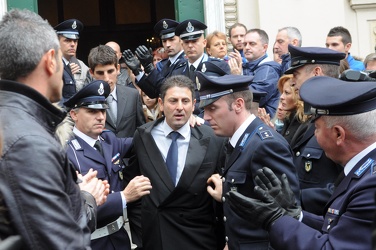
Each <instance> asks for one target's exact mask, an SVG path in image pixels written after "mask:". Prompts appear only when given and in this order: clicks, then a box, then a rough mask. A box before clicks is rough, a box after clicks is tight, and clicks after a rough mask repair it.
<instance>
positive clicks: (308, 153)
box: [302, 147, 324, 160]
mask: <svg viewBox="0 0 376 250" xmlns="http://www.w3.org/2000/svg"><path fill="white" fill-rule="evenodd" d="M323 153H324V151H323V150H322V149H321V148H308V147H307V148H305V149H304V151H303V152H302V157H303V158H306V159H316V160H317V159H320V158H321V156H322V154H323Z"/></svg>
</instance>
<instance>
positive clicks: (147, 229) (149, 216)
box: [130, 76, 223, 250]
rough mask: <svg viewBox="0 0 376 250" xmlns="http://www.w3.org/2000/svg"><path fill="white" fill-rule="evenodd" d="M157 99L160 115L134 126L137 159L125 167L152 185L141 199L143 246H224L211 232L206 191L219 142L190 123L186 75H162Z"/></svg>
mask: <svg viewBox="0 0 376 250" xmlns="http://www.w3.org/2000/svg"><path fill="white" fill-rule="evenodd" d="M158 101H159V105H160V107H161V108H162V110H163V112H164V114H165V117H164V118H160V119H159V120H157V121H155V122H152V123H147V124H145V125H143V126H141V127H139V128H138V129H137V131H136V133H135V136H134V146H135V153H136V158H135V161H134V162H132V163H131V165H130V168H131V169H134V170H136V171H140V172H141V174H142V175H144V176H146V177H148V178H149V179H150V181H151V182H152V183H153V189H152V190H151V192H150V195H148V196H144V197H143V198H142V201H141V202H142V209H141V220H142V237H143V249H145V250H176V249H179V250H192V249H202V250H203V249H208V250H213V249H223V244H222V245H220V244H218V243H217V241H218V240H219V239H220V238H218V237H217V235H216V234H215V230H216V219H215V213H214V206H213V205H214V200H213V199H212V198H211V197H210V195H209V194H208V192H207V179H208V178H209V177H210V176H211V175H212V174H213V173H215V172H216V169H217V166H219V165H220V159H219V157H220V156H221V149H222V146H223V143H222V142H223V141H222V140H221V139H220V138H218V137H216V136H215V135H214V133H213V131H212V130H211V129H210V127H208V126H206V125H201V126H200V127H198V126H194V127H190V125H189V118H190V116H191V114H192V111H193V109H194V104H195V100H194V87H193V83H192V82H191V80H190V79H188V78H187V77H185V76H172V77H169V78H167V79H166V82H165V83H164V84H163V86H162V88H161V97H160V98H159V99H158ZM174 135H176V136H177V138H176V137H175V138H174V137H173V136H174ZM175 143H176V144H175ZM175 146H177V149H176V147H175ZM173 148H174V149H176V151H174V150H173ZM173 152H175V153H173ZM174 155H175V156H176V155H177V159H176V158H175V160H174V161H173V160H172V159H174V157H173V156H174ZM222 238H223V237H222ZM222 242H223V241H222Z"/></svg>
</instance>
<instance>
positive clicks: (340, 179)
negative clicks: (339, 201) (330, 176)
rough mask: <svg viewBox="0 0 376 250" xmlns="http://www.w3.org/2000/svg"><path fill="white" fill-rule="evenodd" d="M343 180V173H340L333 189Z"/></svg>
mask: <svg viewBox="0 0 376 250" xmlns="http://www.w3.org/2000/svg"><path fill="white" fill-rule="evenodd" d="M344 178H345V171H342V172H341V173H340V174H339V175H338V177H337V179H336V181H335V182H334V188H336V187H338V185H339V184H340V183H341V181H342V180H343V179H344Z"/></svg>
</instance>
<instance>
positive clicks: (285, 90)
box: [278, 75, 309, 143]
mask: <svg viewBox="0 0 376 250" xmlns="http://www.w3.org/2000/svg"><path fill="white" fill-rule="evenodd" d="M292 85H293V84H292V75H283V76H282V77H281V78H280V79H279V81H278V90H279V92H280V93H281V96H280V102H281V104H282V109H283V110H285V111H286V112H289V115H288V116H286V118H285V120H284V122H283V123H284V126H283V129H282V131H281V134H282V135H283V137H285V139H286V140H287V141H288V142H289V143H290V142H291V140H292V138H293V137H294V135H295V132H296V130H297V129H298V127H299V126H300V125H301V124H302V123H304V122H305V121H307V120H308V118H309V116H307V115H305V114H304V104H303V101H301V100H300V99H299V94H298V90H297V89H296V88H295V87H293V86H292Z"/></svg>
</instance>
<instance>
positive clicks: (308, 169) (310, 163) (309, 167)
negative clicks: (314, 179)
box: [304, 161, 312, 172]
mask: <svg viewBox="0 0 376 250" xmlns="http://www.w3.org/2000/svg"><path fill="white" fill-rule="evenodd" d="M304 169H305V171H306V172H309V171H311V169H312V162H311V161H306V162H305V164H304Z"/></svg>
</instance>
